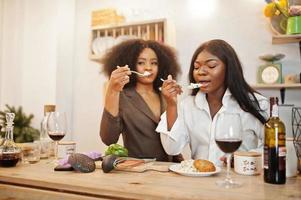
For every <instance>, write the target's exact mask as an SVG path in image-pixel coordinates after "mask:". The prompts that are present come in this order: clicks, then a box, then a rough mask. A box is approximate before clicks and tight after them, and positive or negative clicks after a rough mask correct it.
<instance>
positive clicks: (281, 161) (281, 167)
mask: <svg viewBox="0 0 301 200" xmlns="http://www.w3.org/2000/svg"><path fill="white" fill-rule="evenodd" d="M285 157H286V148H285V147H279V149H278V161H279V170H280V171H282V170H285Z"/></svg>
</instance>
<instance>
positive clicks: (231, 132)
mask: <svg viewBox="0 0 301 200" xmlns="http://www.w3.org/2000/svg"><path fill="white" fill-rule="evenodd" d="M215 142H216V144H217V146H218V147H219V148H220V150H222V151H223V152H224V153H225V154H226V157H227V176H226V178H225V179H224V180H220V181H217V182H216V183H217V185H218V186H221V187H225V188H233V187H239V186H241V183H239V182H235V181H233V180H232V178H231V176H230V165H231V156H232V153H233V152H235V151H236V150H237V149H238V148H239V147H240V145H241V143H242V122H241V117H240V115H239V114H238V113H226V112H224V113H220V114H219V115H218V118H217V120H216V126H215Z"/></svg>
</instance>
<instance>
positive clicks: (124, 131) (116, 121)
mask: <svg viewBox="0 0 301 200" xmlns="http://www.w3.org/2000/svg"><path fill="white" fill-rule="evenodd" d="M101 63H102V64H103V69H104V72H105V74H106V75H107V76H108V77H110V78H109V81H108V86H107V91H106V96H105V105H104V110H103V115H102V119H101V124H100V137H101V139H102V141H103V142H104V143H105V144H106V145H110V144H114V143H117V141H118V139H119V136H120V134H121V135H122V138H123V143H124V146H125V147H126V148H127V149H128V152H129V156H130V157H136V158H156V160H158V161H180V160H181V156H176V157H174V158H173V157H172V156H169V155H167V153H166V152H165V151H164V149H163V147H162V144H161V140H160V135H159V134H158V133H156V132H155V129H156V127H157V125H158V122H159V120H160V116H161V114H162V113H163V112H164V111H165V104H164V101H163V98H162V96H161V93H160V89H159V88H160V87H161V85H162V81H161V79H166V78H167V76H168V75H172V77H174V78H177V75H178V74H179V73H180V66H179V64H178V62H177V58H176V54H175V51H174V50H173V49H172V48H171V47H169V46H167V45H164V44H162V43H159V42H156V41H151V40H148V41H145V40H142V39H132V40H128V41H124V42H122V43H120V44H118V45H116V46H114V47H112V48H111V49H110V50H109V51H108V52H107V53H106V54H105V55H104V57H103V58H102V61H101ZM133 71H137V72H139V73H141V74H144V73H145V74H148V75H147V76H140V75H137V74H135V73H133ZM176 89H177V90H178V92H181V88H180V87H177V88H176Z"/></svg>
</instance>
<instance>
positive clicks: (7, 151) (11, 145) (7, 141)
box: [0, 113, 21, 167]
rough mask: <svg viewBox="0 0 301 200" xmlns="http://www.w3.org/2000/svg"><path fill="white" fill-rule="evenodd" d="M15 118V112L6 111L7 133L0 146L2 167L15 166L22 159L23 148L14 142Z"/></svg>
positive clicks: (0, 164)
mask: <svg viewBox="0 0 301 200" xmlns="http://www.w3.org/2000/svg"><path fill="white" fill-rule="evenodd" d="M14 118H15V113H6V124H7V126H6V133H5V138H4V142H3V144H2V145H1V146H0V166H1V167H14V166H16V164H17V163H18V161H19V160H20V159H21V149H20V148H19V147H17V145H16V144H15V142H14V126H13V124H14V122H13V121H14Z"/></svg>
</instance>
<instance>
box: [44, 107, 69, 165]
mask: <svg viewBox="0 0 301 200" xmlns="http://www.w3.org/2000/svg"><path fill="white" fill-rule="evenodd" d="M47 131H48V135H49V137H50V138H51V139H52V140H53V141H54V142H55V147H54V148H55V149H54V157H55V161H57V158H58V156H57V155H58V141H60V140H61V139H63V138H64V136H65V135H66V132H67V117H66V113H65V112H51V113H50V114H49V117H48V120H47Z"/></svg>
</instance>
